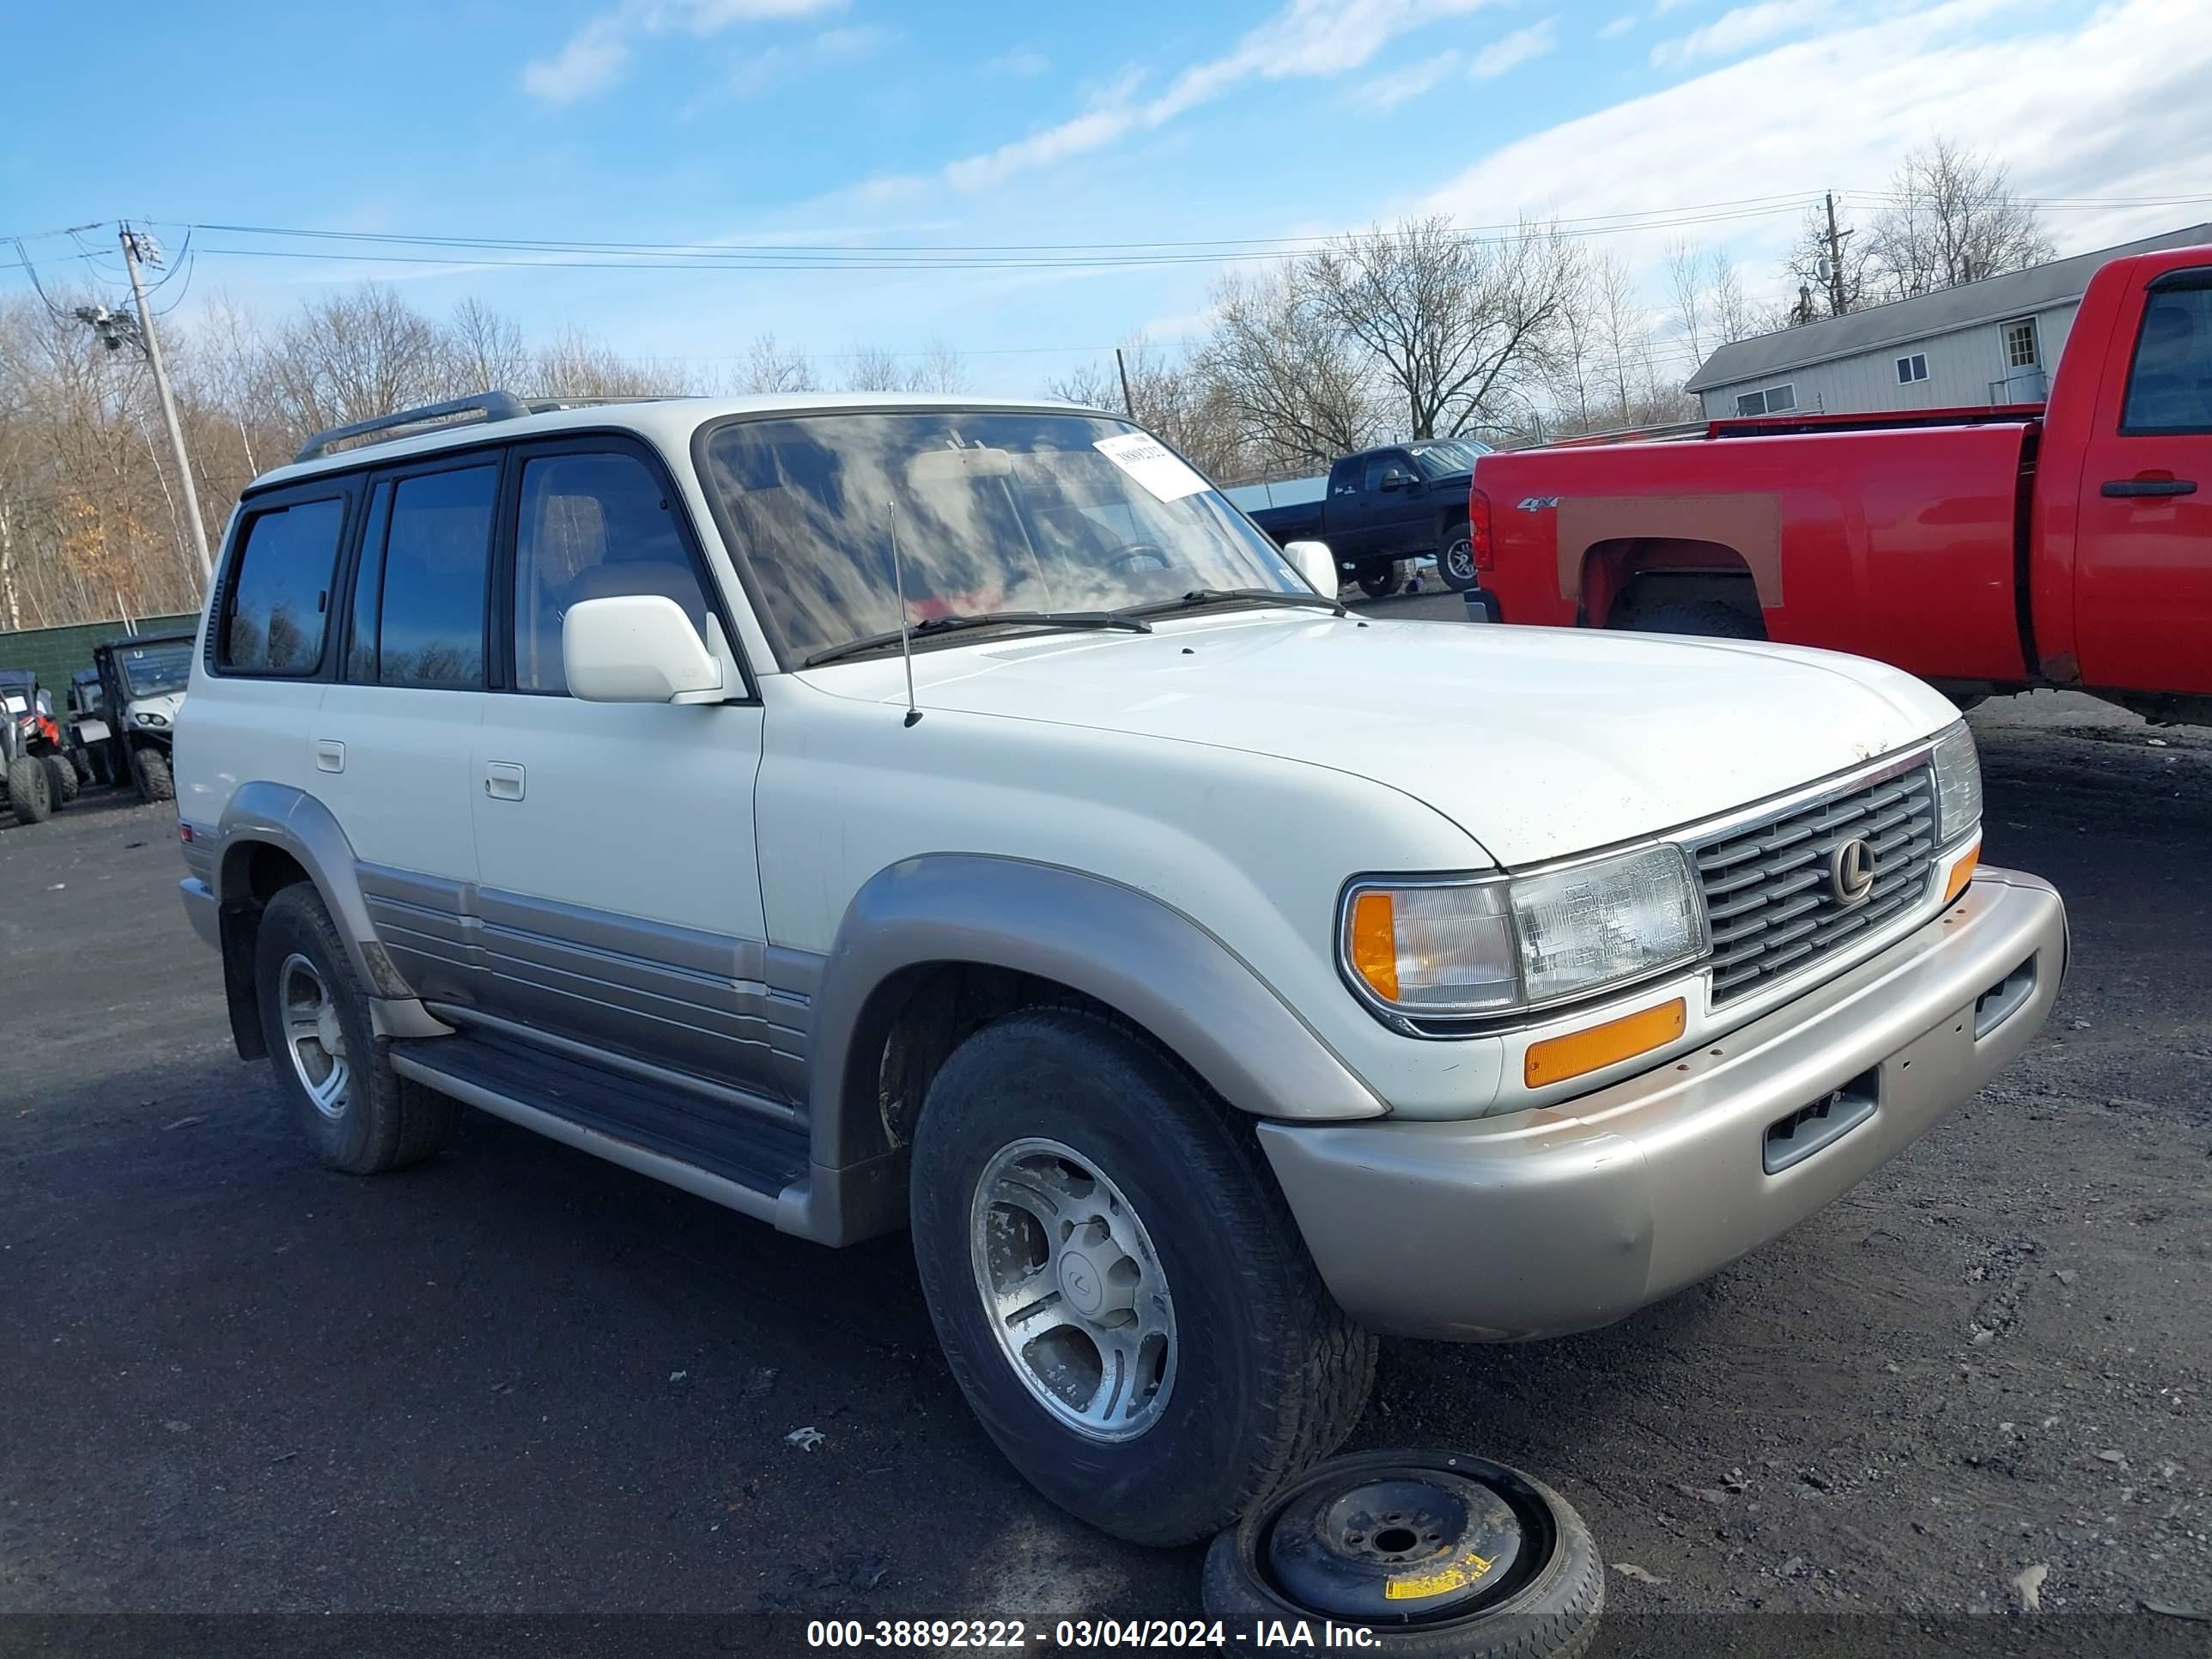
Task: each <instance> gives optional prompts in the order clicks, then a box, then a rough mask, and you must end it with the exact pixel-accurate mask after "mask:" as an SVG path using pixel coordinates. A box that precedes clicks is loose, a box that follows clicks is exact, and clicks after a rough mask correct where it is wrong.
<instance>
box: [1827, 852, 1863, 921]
mask: <svg viewBox="0 0 2212 1659" xmlns="http://www.w3.org/2000/svg"><path fill="white" fill-rule="evenodd" d="M1828 890H1829V891H1830V892H1831V893H1833V894H1834V895H1835V896H1836V902H1837V903H1838V904H1840V905H1843V906H1844V908H1850V906H1852V905H1854V904H1863V903H1865V902H1866V899H1867V895H1868V894H1869V893H1871V892H1873V891H1874V848H1871V847H1869V846H1868V845H1867V844H1866V842H1863V841H1862V840H1860V839H1858V838H1857V836H1853V837H1852V838H1851V839H1850V841H1847V842H1841V843H1840V844H1839V845H1838V847H1837V848H1836V850H1835V851H1834V852H1832V853H1831V854H1828Z"/></svg>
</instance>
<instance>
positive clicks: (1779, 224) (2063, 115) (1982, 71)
mask: <svg viewBox="0 0 2212 1659" xmlns="http://www.w3.org/2000/svg"><path fill="white" fill-rule="evenodd" d="M1992 21H1996V22H1998V23H2001V24H2011V25H2014V27H1999V28H1992V27H1989V26H1990V24H1991V22H1992ZM2202 21H2203V0H2112V3H2108V4H2106V5H2105V6H2104V7H2103V8H2102V9H2100V10H2099V11H2097V12H2096V13H2095V14H2094V15H2092V16H2091V17H2090V18H2089V19H2088V20H2087V21H2086V22H2075V21H2071V20H2069V21H2067V22H2066V23H2064V24H2063V25H2060V24H2057V23H2054V22H2051V21H2049V14H2048V13H2047V12H2046V11H2045V10H2044V9H2043V8H2041V7H2040V6H2039V5H2036V4H2033V0H1948V3H1944V4H1940V5H1936V6H1933V7H1929V8H1927V9H1922V10H1918V11H1915V12H1911V13H1904V14H1900V13H1896V12H1893V11H1887V10H1885V11H1884V13H1883V14H1881V15H1878V16H1876V17H1875V18H1874V19H1873V20H1872V21H1863V22H1854V23H1852V24H1850V25H1848V26H1845V27H1837V28H1834V29H1832V30H1831V31H1829V32H1827V33H1823V34H1820V35H1819V36H1816V37H1815V38H1813V39H1810V40H1794V41H1790V42H1788V43H1786V44H1784V45H1780V46H1773V47H1771V48H1770V49H1768V50H1767V51H1765V52H1760V53H1759V54H1757V55H1755V56H1752V57H1747V58H1741V59H1740V60H1738V61H1736V62H1734V63H1730V64H1724V65H1722V66H1719V67H1717V68H1713V69H1711V70H1706V71H1705V73H1703V74H1700V75H1698V76H1694V77H1692V78H1689V79H1686V80H1684V81H1682V82H1679V83H1677V84H1675V85H1674V86H1670V87H1668V88H1663V89H1662V90H1660V91H1658V92H1655V93H1651V94H1647V95H1645V96H1643V97H1639V98H1634V99H1631V100H1627V101H1626V102H1623V103H1620V104H1616V105H1613V106H1611V107H1610V108H1607V109H1604V110H1600V111H1598V112H1595V114H1591V115H1588V116H1583V117H1581V118H1577V119H1576V120H1572V121H1569V122H1565V123H1563V124H1561V125H1558V126H1554V127H1551V128H1549V129H1547V130H1545V131H1538V132H1534V133H1531V134H1529V135H1528V136H1527V137H1522V138H1520V139H1518V140H1516V142H1514V143H1510V144H1507V145H1505V146H1504V147H1502V148H1500V149H1497V150H1494V151H1492V153H1491V154H1490V155H1486V156H1485V157H1484V158H1483V159H1482V160H1481V161H1478V162H1476V163H1475V164H1474V166H1473V167H1468V169H1467V170H1466V171H1464V172H1463V173H1461V174H1459V176H1458V177H1456V178H1455V179H1451V180H1450V181H1449V183H1447V184H1445V185H1443V187H1441V188H1440V189H1437V190H1436V191H1432V192H1431V193H1429V194H1428V195H1426V196H1425V197H1420V198H1418V199H1416V200H1413V201H1410V202H1408V203H1407V204H1403V207H1402V209H1393V211H1396V210H1405V211H1413V212H1448V213H1451V214H1453V215H1455V216H1457V217H1458V218H1460V219H1461V220H1462V222H1467V223H1471V224H1491V223H1498V222H1510V221H1511V220H1512V219H1513V218H1514V217H1515V216H1516V215H1517V214H1521V213H1524V212H1526V213H1534V214H1545V215H1549V214H1554V213H1556V214H1560V215H1564V216H1599V215H1607V214H1628V213H1638V212H1649V211H1650V210H1653V209H1655V208H1661V207H1668V206H1688V205H1692V204H1697V203H1701V202H1729V201H1740V200H1745V199H1747V198H1753V197H1761V196H1766V195H1771V196H1776V197H1803V198H1804V199H1806V200H1810V199H1812V198H1813V197H1814V196H1816V194H1817V193H1818V192H1819V191H1820V190H1821V189H1823V188H1826V187H1830V186H1833V187H1835V188H1837V189H1839V190H1880V189H1881V188H1882V187H1883V186H1884V185H1886V184H1887V180H1888V179H1889V175H1890V173H1892V171H1893V169H1894V168H1895V167H1896V165H1897V162H1898V161H1899V158H1900V157H1901V156H1902V155H1904V154H1905V151H1907V150H1909V149H1912V148H1914V147H1915V146H1917V145H1923V144H1925V143H1928V142H1929V140H1930V139H1931V138H1933V137H1936V136H1938V135H1939V134H1940V135H1942V136H1943V137H1948V138H1951V139H1954V140H1955V141H1956V142H1958V143H1961V144H1964V145H1966V146H1968V147H1969V148H1972V149H1981V150H1984V151H1986V152H1987V153H1989V154H1990V155H1993V156H1996V157H1997V158H1998V159H2000V160H2002V161H2004V162H2006V163H2007V164H2008V166H2009V167H2010V168H2011V170H2012V176H2013V182H2014V184H2015V187H2016V188H2018V189H2019V190H2021V191H2022V192H2023V193H2024V194H2027V195H2028V196H2031V197H2033V196H2048V197H2074V198H2079V197H2100V198H2106V199H2108V200H2109V199H2110V198H2114V197H2145V196H2160V195H2165V196H2175V195H2191V194H2202V193H2203V188H2204V186H2203V179H2204V178H2205V176H2206V174H2207V173H2208V172H2212V131H2208V130H2207V128H2206V126H2205V124H2204V120H2203V101H2202V96H2203V94H2202V89H2203V87H2204V86H2205V85H2206V84H2207V83H2208V82H2212V30H2208V29H2206V28H2204V27H2202ZM2037 23H2042V24H2043V25H2044V26H2043V27H2033V25H2035V24H2037ZM2023 24H2024V25H2026V26H2024V27H2023V26H2021V25H2023ZM1778 87H1779V88H1792V87H1795V88H1820V89H1821V93H1822V98H1823V100H1824V103H1825V106H1826V108H1827V113H1826V114H1825V115H1824V114H1822V113H1821V112H1820V111H1819V110H1811V111H1808V112H1807V113H1806V114H1805V116H1804V117H1803V118H1800V119H1791V120H1784V121H1773V122H1768V123H1765V124H1764V125H1761V127H1760V128H1759V131H1758V132H1757V134H1756V135H1755V139H1754V140H1753V141H1750V142H1745V143H1722V144H1717V143H1714V142H1713V112H1714V111H1715V110H1727V109H1743V108H1765V107H1770V106H1771V105H1772V103H1773V100H1774V97H1775V89H1776V88H1778ZM1845 112H1847V114H1846V113H1845ZM2206 216H2207V215H2206V213H2205V211H2204V210H2203V208H2202V207H2201V206H2199V207H2190V206H2182V207H2165V208H2160V207H2130V206H2127V205H2125V204H2114V205H2112V206H2109V207H2106V208H2103V209H2100V210H2095V211H2083V212H2060V213H2053V214H2052V215H2051V216H2050V224H2051V231H2052V234H2053V235H2054V236H2055V238H2056V239H2057V241H2058V243H2059V246H2060V247H2061V249H2062V250H2063V251H2069V252H2079V251H2083V250H2087V249H2090V248H2096V247H2102V246H2109V245H2111V244H2112V243H2113V242H2116V241H2122V240H2126V239H2127V238H2129V237H2130V236H2139V235H2146V234H2150V233H2151V232H2153V231H2157V230H2161V229H2171V228H2175V227H2177V226H2179V225H2182V224H2185V223H2187V222H2189V221H2190V220H2191V219H2192V218H2203V217H2206ZM1796 227H1797V210H1796V207H1795V206H1794V205H1785V207H1784V210H1782V211H1781V212H1778V213H1777V214H1775V215H1773V216H1771V217H1747V218H1743V219H1738V220H1733V221H1723V222H1716V223H1709V224H1703V225H1695V226H1687V227H1679V228H1668V227H1663V226H1655V227H1653V228H1648V229H1645V230H1641V231H1636V232H1632V233H1625V234H1620V235H1617V236H1612V237H1607V238H1606V239H1604V241H1603V242H1602V243H1601V244H1600V245H1601V246H1615V247H1620V249H1621V250H1622V251H1623V252H1624V253H1626V256H1627V257H1628V258H1630V259H1631V260H1632V262H1636V263H1639V264H1651V263H1654V262H1656V259H1657V258H1659V257H1660V255H1661V252H1662V248H1663V246H1664V245H1665V243H1666V242H1667V241H1668V240H1669V239H1671V238H1674V237H1677V236H1681V235H1689V236H1692V237H1698V238H1703V239H1705V240H1708V241H1711V242H1715V243H1725V244H1727V245H1728V246H1729V247H1730V249H1731V250H1732V251H1733V252H1735V254H1736V255H1737V256H1738V258H1741V259H1742V260H1743V261H1744V262H1745V263H1746V265H1747V276H1750V277H1752V278H1753V279H1754V280H1756V279H1759V278H1761V277H1763V276H1765V274H1766V272H1768V271H1769V270H1771V267H1772V265H1773V263H1774V261H1775V259H1776V258H1777V256H1778V254H1779V253H1780V252H1781V251H1782V249H1783V247H1784V246H1785V245H1786V244H1787V243H1788V241H1789V240H1790V237H1791V236H1792V234H1794V233H1795V231H1796Z"/></svg>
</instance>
